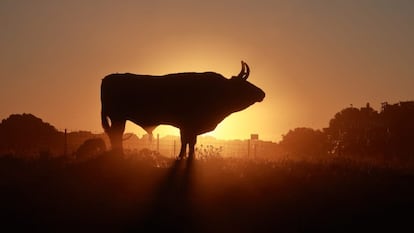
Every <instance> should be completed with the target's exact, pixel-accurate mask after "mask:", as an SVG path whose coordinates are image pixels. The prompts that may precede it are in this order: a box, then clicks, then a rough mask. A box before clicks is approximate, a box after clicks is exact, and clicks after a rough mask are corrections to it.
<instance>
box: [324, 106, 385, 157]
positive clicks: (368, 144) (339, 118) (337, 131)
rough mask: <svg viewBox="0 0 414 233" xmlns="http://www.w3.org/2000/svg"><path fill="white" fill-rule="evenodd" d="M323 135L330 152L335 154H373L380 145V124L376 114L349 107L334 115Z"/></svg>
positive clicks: (367, 108) (370, 110)
mask: <svg viewBox="0 0 414 233" xmlns="http://www.w3.org/2000/svg"><path fill="white" fill-rule="evenodd" d="M325 133H326V134H327V137H328V139H329V142H330V151H331V152H332V153H335V154H351V155H360V154H363V153H373V152H374V150H375V148H377V147H378V146H379V145H380V144H381V140H382V137H380V135H381V122H380V118H379V115H378V112H377V111H375V110H374V109H372V108H371V106H370V105H369V103H367V105H366V107H363V108H360V109H358V108H355V107H349V108H346V109H343V110H342V111H340V112H339V113H337V114H335V116H334V118H333V119H331V120H330V122H329V127H328V128H326V129H325Z"/></svg>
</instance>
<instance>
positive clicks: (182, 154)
mask: <svg viewBox="0 0 414 233" xmlns="http://www.w3.org/2000/svg"><path fill="white" fill-rule="evenodd" d="M186 136H187V135H186V134H185V133H184V131H183V130H180V139H181V149H180V154H179V155H178V159H182V158H184V157H185V154H186V149H187V143H188V141H187V137H186Z"/></svg>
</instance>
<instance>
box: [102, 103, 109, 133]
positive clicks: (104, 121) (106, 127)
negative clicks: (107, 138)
mask: <svg viewBox="0 0 414 233" xmlns="http://www.w3.org/2000/svg"><path fill="white" fill-rule="evenodd" d="M101 122H102V128H103V129H104V131H105V133H108V132H109V129H110V128H111V126H109V121H108V114H107V113H106V111H105V108H104V107H103V106H102V109H101Z"/></svg>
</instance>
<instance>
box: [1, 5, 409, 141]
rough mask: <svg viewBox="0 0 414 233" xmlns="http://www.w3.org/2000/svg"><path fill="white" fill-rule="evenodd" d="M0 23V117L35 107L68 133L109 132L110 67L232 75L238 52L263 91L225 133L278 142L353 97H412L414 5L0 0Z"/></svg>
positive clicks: (357, 101)
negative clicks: (104, 103) (105, 113)
mask: <svg viewBox="0 0 414 233" xmlns="http://www.w3.org/2000/svg"><path fill="white" fill-rule="evenodd" d="M0 28H1V32H0V118H1V119H3V118H6V117H8V116H9V115H10V114H12V113H32V114H35V115H36V116H38V117H41V118H42V119H44V120H45V121H47V122H49V123H51V124H53V125H55V126H56V127H57V128H58V129H60V130H63V129H64V128H67V129H69V130H71V131H72V130H91V131H93V132H102V128H101V125H100V99H99V95H100V83H101V79H102V78H103V77H104V76H105V75H107V74H109V73H114V72H131V73H140V74H166V73H173V72H184V71H200V72H201V71H215V72H218V73H221V74H223V75H224V76H226V77H230V76H231V75H234V74H237V73H238V72H239V71H240V60H242V59H243V60H245V61H246V62H247V63H248V64H249V65H250V67H251V74H250V77H249V80H250V82H252V83H254V84H255V85H257V86H259V87H261V88H262V89H263V90H264V91H265V92H266V94H267V95H266V98H265V100H264V101H263V102H262V103H259V104H255V105H253V106H251V107H250V108H248V109H247V110H245V111H243V112H239V113H235V114H233V115H231V116H230V117H229V118H227V119H226V120H225V121H223V122H222V123H221V124H220V125H219V127H218V128H217V129H216V131H215V132H214V133H213V135H215V136H216V137H219V138H242V139H245V138H248V137H249V135H250V133H259V134H260V138H262V139H266V140H273V141H277V140H279V139H280V137H281V135H282V134H285V133H286V132H287V131H288V130H289V129H293V128H295V127H302V126H305V127H312V128H316V129H320V128H323V127H327V126H328V122H329V120H330V119H331V118H332V117H333V116H334V114H335V113H336V112H338V111H340V110H341V109H343V108H345V107H348V106H349V105H350V104H353V105H354V106H357V107H359V106H364V105H365V104H366V103H367V102H370V103H371V105H372V106H373V107H374V108H375V109H377V110H378V109H379V108H380V103H381V102H384V101H388V102H391V103H393V102H397V101H400V100H402V101H403V100H414V93H413V90H414V64H413V63H414V46H413V42H414V1H411V0H407V1H402V0H401V1H397V0H389V1H382V0H372V1H370V0H355V1H352V0H343V1H335V0H326V1H322V0H321V1H310V0H304V1H277V0H255V1H251V0H249V1H247V0H237V1H236V0H234V1H229V0H220V1H216V0H209V1H205V0H204V1H195V0H191V1H190V0H188V1H158V0H148V1H126V0H125V1H104V0H96V1H93V0H89V1H88V0H87V1H83V0H82V1H80V0H79V1H77V0H70V1H69V0H68V1H63V0H62V1H56V0H50V1H48V0H39V1H31V0H30V1H29V0H28V1H19V0H2V1H0ZM127 131H135V132H136V133H138V134H139V135H142V134H143V133H144V131H142V130H139V128H138V127H135V126H132V124H129V125H128V128H127ZM158 132H159V133H160V134H161V135H162V134H166V133H171V132H172V131H170V129H168V128H164V129H161V130H160V131H158ZM155 133H157V131H155Z"/></svg>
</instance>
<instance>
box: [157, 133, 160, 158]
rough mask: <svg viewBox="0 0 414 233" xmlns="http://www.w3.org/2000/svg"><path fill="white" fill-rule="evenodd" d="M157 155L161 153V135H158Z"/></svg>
mask: <svg viewBox="0 0 414 233" xmlns="http://www.w3.org/2000/svg"><path fill="white" fill-rule="evenodd" d="M157 153H158V154H159V153H160V134H159V133H157Z"/></svg>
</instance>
